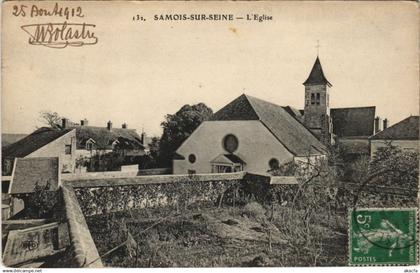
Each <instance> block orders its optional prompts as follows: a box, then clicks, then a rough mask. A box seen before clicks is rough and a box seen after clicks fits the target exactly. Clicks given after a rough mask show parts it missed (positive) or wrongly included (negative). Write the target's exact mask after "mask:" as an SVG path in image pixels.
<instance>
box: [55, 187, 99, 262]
mask: <svg viewBox="0 0 420 273" xmlns="http://www.w3.org/2000/svg"><path fill="white" fill-rule="evenodd" d="M61 190H62V194H63V201H64V207H65V212H66V213H65V214H66V219H67V223H68V227H69V235H70V244H71V247H70V249H69V252H70V256H71V257H72V259H71V260H72V261H70V263H71V264H70V265H71V266H74V267H103V264H102V261H101V259H100V256H99V253H98V250H97V249H96V246H95V243H94V242H93V239H92V236H91V234H90V231H89V228H88V226H87V224H86V220H85V217H84V215H83V213H82V210H81V208H80V205H79V202H78V201H77V198H76V195H75V193H74V190H73V188H72V187H71V186H68V185H66V184H64V185H63V186H62V187H61ZM70 265H69V266H70Z"/></svg>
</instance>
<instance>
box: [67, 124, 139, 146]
mask: <svg viewBox="0 0 420 273" xmlns="http://www.w3.org/2000/svg"><path fill="white" fill-rule="evenodd" d="M74 128H75V129H76V139H77V141H76V146H77V149H85V144H86V141H87V140H89V139H90V138H91V139H93V140H94V141H95V145H96V147H98V148H99V149H112V143H113V142H114V141H115V140H118V142H119V144H120V145H122V146H123V147H124V148H125V149H144V147H143V145H142V143H141V140H140V136H139V135H138V134H137V132H136V130H134V129H122V128H115V129H114V128H113V129H111V130H108V128H106V127H95V126H76V127H74Z"/></svg>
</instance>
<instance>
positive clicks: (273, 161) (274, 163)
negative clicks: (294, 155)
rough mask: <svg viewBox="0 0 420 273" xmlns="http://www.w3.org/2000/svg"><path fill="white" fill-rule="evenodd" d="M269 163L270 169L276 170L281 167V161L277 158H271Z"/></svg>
mask: <svg viewBox="0 0 420 273" xmlns="http://www.w3.org/2000/svg"><path fill="white" fill-rule="evenodd" d="M268 165H269V166H270V170H276V169H278V168H279V167H280V164H279V161H278V160H277V159H275V158H272V159H270V161H268Z"/></svg>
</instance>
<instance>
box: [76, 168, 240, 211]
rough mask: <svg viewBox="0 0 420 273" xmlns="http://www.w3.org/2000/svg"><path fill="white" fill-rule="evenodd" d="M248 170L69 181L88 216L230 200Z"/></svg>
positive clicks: (182, 206)
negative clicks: (228, 172) (226, 172)
mask: <svg viewBox="0 0 420 273" xmlns="http://www.w3.org/2000/svg"><path fill="white" fill-rule="evenodd" d="M243 176H244V173H230V174H206V175H201V174H198V175H161V176H137V177H126V178H115V179H94V180H79V181H72V182H68V183H69V184H71V186H72V187H73V188H74V190H75V193H76V196H77V199H78V200H79V204H80V206H81V209H82V211H83V213H84V214H85V215H95V214H102V213H108V212H112V211H125V210H127V209H132V208H148V207H163V206H173V207H174V208H176V209H181V208H185V207H187V206H189V205H191V204H193V203H203V204H204V203H205V204H208V203H214V204H217V203H218V202H219V201H220V199H221V198H222V199H223V201H225V202H230V199H231V196H230V195H231V194H232V193H233V192H234V191H238V189H239V187H240V185H241V182H242V179H243ZM228 193H230V194H228Z"/></svg>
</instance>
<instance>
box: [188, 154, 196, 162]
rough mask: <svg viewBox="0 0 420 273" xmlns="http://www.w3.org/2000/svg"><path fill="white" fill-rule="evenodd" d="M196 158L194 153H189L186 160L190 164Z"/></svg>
mask: <svg viewBox="0 0 420 273" xmlns="http://www.w3.org/2000/svg"><path fill="white" fill-rule="evenodd" d="M196 160H197V158H196V157H195V154H190V155H189V156H188V161H189V162H190V163H191V164H192V163H194V162H195V161H196Z"/></svg>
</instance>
